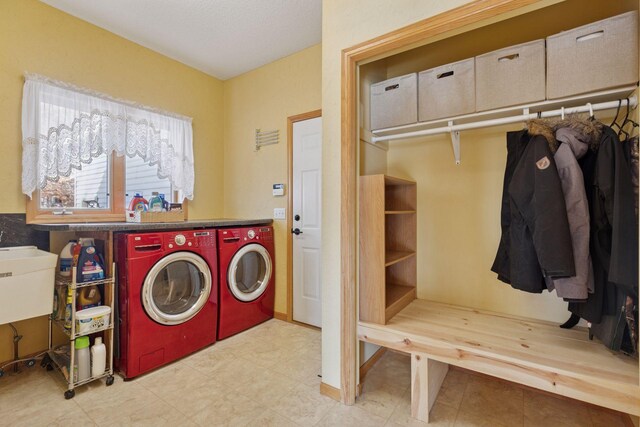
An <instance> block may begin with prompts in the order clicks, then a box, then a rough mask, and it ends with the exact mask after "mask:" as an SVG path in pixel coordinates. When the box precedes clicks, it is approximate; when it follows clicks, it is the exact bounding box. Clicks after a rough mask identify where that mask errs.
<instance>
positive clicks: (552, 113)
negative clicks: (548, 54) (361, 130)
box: [371, 96, 638, 162]
mask: <svg viewBox="0 0 640 427" xmlns="http://www.w3.org/2000/svg"><path fill="white" fill-rule="evenodd" d="M627 99H628V100H629V101H628V102H629V107H630V108H635V107H636V106H637V105H638V98H637V97H636V96H631V97H629V98H623V99H621V100H615V101H608V102H600V103H596V104H589V103H587V104H585V105H581V106H577V107H569V108H560V109H557V110H549V111H542V112H540V114H539V115H538V113H529V112H528V108H523V112H524V114H520V115H517V116H509V117H501V118H498V119H490V120H482V121H479V122H471V123H462V124H458V125H456V124H452V123H453V122H452V121H451V122H449V123H450V125H448V126H441V127H437V128H433V129H425V130H418V131H413V132H405V133H397V134H392V135H382V136H375V135H374V136H373V137H372V138H371V140H372V142H373V143H374V144H375V143H377V142H382V141H393V140H396V139H406V138H416V137H419V136H429V135H439V134H444V133H450V134H452V135H453V134H455V133H456V132H460V131H463V130H470V129H480V128H486V127H492V126H500V125H506V124H510V123H518V122H526V121H527V120H533V119H537V118H538V117H541V118H547V117H558V116H562V115H568V114H576V113H587V112H590V111H592V110H593V111H602V110H611V109H616V108H618V105H620V102H622V106H626V105H627ZM456 157H458V156H456ZM456 162H459V159H456Z"/></svg>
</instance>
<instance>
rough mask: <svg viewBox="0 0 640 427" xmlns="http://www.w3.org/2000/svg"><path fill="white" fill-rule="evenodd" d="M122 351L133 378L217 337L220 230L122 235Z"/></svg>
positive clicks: (122, 364) (122, 366)
mask: <svg viewBox="0 0 640 427" xmlns="http://www.w3.org/2000/svg"><path fill="white" fill-rule="evenodd" d="M115 250H116V254H115V255H116V261H117V263H118V264H117V265H118V309H119V318H120V328H119V330H118V332H119V335H120V336H119V343H120V348H119V356H118V357H117V358H116V367H117V368H118V370H119V371H120V372H121V373H122V374H123V375H124V376H125V378H133V377H136V376H138V375H140V374H143V373H145V372H148V371H151V370H152V369H155V368H158V367H160V366H163V365H166V364H167V363H170V362H173V361H174V360H177V359H180V358H181V357H184V356H186V355H188V354H190V353H193V352H194V351H197V350H199V349H201V348H203V347H206V346H208V345H210V344H213V343H214V342H215V341H216V322H217V317H218V289H217V288H218V287H217V277H218V275H217V251H216V231H215V230H189V231H187V230H185V231H168V232H158V233H136V234H117V235H116V244H115Z"/></svg>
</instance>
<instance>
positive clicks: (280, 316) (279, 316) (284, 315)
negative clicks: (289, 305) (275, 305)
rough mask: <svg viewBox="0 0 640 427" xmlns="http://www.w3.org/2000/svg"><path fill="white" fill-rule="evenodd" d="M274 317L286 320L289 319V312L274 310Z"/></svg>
mask: <svg viewBox="0 0 640 427" xmlns="http://www.w3.org/2000/svg"><path fill="white" fill-rule="evenodd" d="M273 317H274V318H276V319H278V320H284V321H285V322H286V321H287V313H280V312H279V311H274V312H273Z"/></svg>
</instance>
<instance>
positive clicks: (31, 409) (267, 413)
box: [0, 320, 624, 427]
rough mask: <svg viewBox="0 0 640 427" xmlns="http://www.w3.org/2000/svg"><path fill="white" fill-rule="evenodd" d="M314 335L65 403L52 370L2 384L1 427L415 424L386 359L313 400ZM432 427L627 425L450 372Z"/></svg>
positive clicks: (259, 335) (404, 377)
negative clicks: (347, 402) (356, 381)
mask: <svg viewBox="0 0 640 427" xmlns="http://www.w3.org/2000/svg"><path fill="white" fill-rule="evenodd" d="M319 373H320V332H318V331H316V330H313V329H309V328H304V327H301V326H296V325H292V324H289V323H285V322H282V321H279V320H270V321H268V322H266V323H264V324H262V325H260V326H258V327H256V328H253V329H252V330H250V331H247V332H245V333H242V334H239V335H237V336H235V337H232V338H229V339H227V340H225V341H221V342H219V343H216V344H215V345H213V346H211V347H209V348H206V349H204V350H202V351H199V352H198V353H195V354H193V355H191V356H189V357H187V358H185V359H183V360H180V361H178V362H176V363H173V364H171V365H169V366H167V367H164V368H162V369H159V370H157V371H155V372H153V373H150V374H148V375H145V376H142V377H140V378H137V379H135V380H133V381H129V382H126V383H125V382H123V381H122V379H121V378H120V377H116V382H115V384H114V385H113V386H111V387H106V386H105V385H104V383H103V382H96V383H93V384H91V385H87V386H83V387H81V388H79V389H77V391H76V396H75V398H73V399H71V400H64V397H63V391H64V387H65V386H64V384H63V383H62V381H61V380H60V379H59V375H58V374H57V372H46V371H45V370H44V369H42V368H39V367H37V368H31V369H26V370H24V371H23V372H22V373H20V374H18V375H8V376H6V377H4V378H2V379H0V425H1V426H22V425H24V426H40V425H42V426H56V425H60V426H65V427H70V426H76V425H78V426H90V425H99V426H102V425H105V426H107V425H122V426H130V425H144V426H154V427H155V426H197V425H207V426H212V425H233V426H236V425H237V426H278V427H288V426H314V425H315V426H367V427H369V426H371V427H375V426H421V425H425V424H423V423H421V422H419V421H417V420H415V419H412V418H411V417H410V412H411V409H410V408H411V399H410V397H411V395H410V391H409V386H410V375H409V374H410V361H409V358H408V357H407V356H404V355H402V354H398V353H392V352H387V353H386V354H385V355H384V356H383V358H382V359H381V360H380V361H379V362H378V364H377V365H376V366H375V367H374V368H373V369H372V370H371V371H370V372H369V374H368V376H367V380H366V381H365V383H364V387H363V394H362V396H361V397H359V398H358V401H357V403H356V405H354V406H351V407H347V406H343V405H340V404H338V403H337V402H335V401H333V400H331V399H329V398H327V397H325V396H322V395H320V393H319V384H320V378H319V377H318V374H319ZM431 416H432V423H430V424H429V425H430V426H492V427H494V426H509V427H512V426H527V427H528V426H544V427H547V426H591V427H616V426H621V427H623V426H624V423H623V421H622V418H621V417H620V416H619V415H618V414H616V413H612V412H607V411H604V410H599V409H597V408H595V407H591V406H587V405H583V404H581V403H578V402H573V401H566V400H560V399H556V398H553V397H549V396H547V395H544V394H541V393H536V392H532V391H529V390H526V389H523V388H520V387H517V386H515V385H511V384H508V383H504V382H499V381H494V380H490V379H488V378H485V377H480V376H476V375H471V374H468V373H466V372H463V371H459V370H451V371H450V372H449V374H448V375H447V378H446V379H445V382H444V384H443V388H442V390H441V392H440V395H439V397H438V400H437V401H436V404H435V406H434V409H433V411H432V413H431Z"/></svg>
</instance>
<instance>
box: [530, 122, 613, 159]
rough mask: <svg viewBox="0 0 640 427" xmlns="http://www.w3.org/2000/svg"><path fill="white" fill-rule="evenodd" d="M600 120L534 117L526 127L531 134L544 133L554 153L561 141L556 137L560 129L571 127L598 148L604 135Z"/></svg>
mask: <svg viewBox="0 0 640 427" xmlns="http://www.w3.org/2000/svg"><path fill="white" fill-rule="evenodd" d="M603 126H604V125H603V124H602V123H600V122H597V121H595V120H590V119H586V120H585V119H581V118H578V117H567V118H565V119H564V120H555V119H534V120H529V121H528V122H527V123H526V126H525V128H526V129H527V131H528V132H529V134H530V135H542V136H544V137H545V138H546V139H547V142H548V143H549V149H550V150H551V152H552V153H555V152H556V151H557V150H558V146H559V145H560V142H561V141H558V140H557V139H556V132H557V131H558V129H562V128H569V129H572V130H575V131H577V132H578V133H579V134H580V135H581V138H580V140H581V141H583V142H584V143H585V144H587V145H588V146H589V148H590V149H592V150H594V151H595V150H597V149H598V144H599V143H600V136H601V135H602V127H603Z"/></svg>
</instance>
